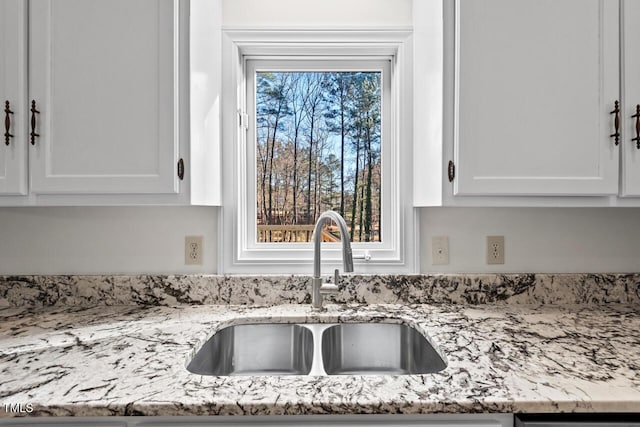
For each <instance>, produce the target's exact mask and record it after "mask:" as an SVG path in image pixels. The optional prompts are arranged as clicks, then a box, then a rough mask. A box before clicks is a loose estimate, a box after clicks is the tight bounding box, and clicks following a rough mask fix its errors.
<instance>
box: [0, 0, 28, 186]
mask: <svg viewBox="0 0 640 427" xmlns="http://www.w3.org/2000/svg"><path fill="white" fill-rule="evenodd" d="M26 10H27V2H26V1H24V0H2V1H0V111H1V115H2V121H1V124H2V126H1V130H2V132H1V135H0V195H5V194H6V195H19V194H26V193H27V146H26V145H25V144H24V141H25V139H26V126H27V113H26V110H27V108H26V97H27V85H26V83H27V82H26V80H27V46H26V44H27V20H26Z"/></svg>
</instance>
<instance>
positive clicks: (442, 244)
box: [431, 236, 449, 265]
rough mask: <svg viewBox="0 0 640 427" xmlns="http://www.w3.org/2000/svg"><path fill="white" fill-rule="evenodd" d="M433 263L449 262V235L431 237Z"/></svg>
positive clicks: (444, 263) (443, 263)
mask: <svg viewBox="0 0 640 427" xmlns="http://www.w3.org/2000/svg"><path fill="white" fill-rule="evenodd" d="M431 264H432V265H447V264H449V237H448V236H434V237H432V238H431Z"/></svg>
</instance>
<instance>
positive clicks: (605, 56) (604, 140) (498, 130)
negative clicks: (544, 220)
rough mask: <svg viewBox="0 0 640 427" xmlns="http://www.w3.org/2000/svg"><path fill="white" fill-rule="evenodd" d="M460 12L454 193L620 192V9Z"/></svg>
mask: <svg viewBox="0 0 640 427" xmlns="http://www.w3.org/2000/svg"><path fill="white" fill-rule="evenodd" d="M455 7H456V9H455V28H456V34H455V36H456V39H455V49H456V83H455V98H456V99H455V106H456V108H455V118H454V120H455V121H454V148H455V152H454V162H455V166H456V169H457V176H456V178H455V180H454V189H453V191H454V194H455V195H543V196H546V195H609V194H617V192H618V164H619V150H620V149H619V147H617V146H616V145H615V144H614V140H613V139H614V138H610V137H609V135H610V134H611V133H613V130H612V129H613V116H612V115H610V114H609V112H610V111H611V110H613V108H614V102H615V101H616V100H618V99H619V68H618V46H619V40H618V29H619V25H618V20H619V15H618V13H619V9H618V2H617V1H616V0H564V1H557V0H457V1H456V3H455ZM639 102H640V101H639Z"/></svg>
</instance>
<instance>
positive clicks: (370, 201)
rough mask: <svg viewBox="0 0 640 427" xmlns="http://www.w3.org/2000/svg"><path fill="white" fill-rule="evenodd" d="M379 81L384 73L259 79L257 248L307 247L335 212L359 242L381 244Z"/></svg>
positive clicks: (286, 74)
mask: <svg viewBox="0 0 640 427" xmlns="http://www.w3.org/2000/svg"><path fill="white" fill-rule="evenodd" d="M380 80H381V73H379V72H258V73H257V74H256V110H257V111H256V119H257V132H256V134H257V141H256V143H257V186H256V188H257V208H258V210H257V212H258V214H257V223H258V241H263V242H265V241H267V242H272V241H308V240H309V239H310V235H311V233H310V232H309V230H311V229H312V226H313V224H315V220H316V218H318V216H320V214H321V213H322V212H324V211H325V210H329V209H333V210H335V211H337V212H339V213H340V214H341V215H342V216H343V217H344V218H345V220H346V222H347V225H348V227H349V232H350V234H351V236H350V237H351V240H352V241H362V242H370V241H371V242H373V241H380V239H381V231H382V230H381V223H380V211H381V206H380V203H381V198H380V194H381V175H380V174H381V158H380V157H381V156H380V152H381V151H380V140H381V114H382V112H381V89H380V84H381V81H380ZM331 232H332V230H331V229H330V230H328V234H327V237H325V240H331ZM323 236H324V235H323Z"/></svg>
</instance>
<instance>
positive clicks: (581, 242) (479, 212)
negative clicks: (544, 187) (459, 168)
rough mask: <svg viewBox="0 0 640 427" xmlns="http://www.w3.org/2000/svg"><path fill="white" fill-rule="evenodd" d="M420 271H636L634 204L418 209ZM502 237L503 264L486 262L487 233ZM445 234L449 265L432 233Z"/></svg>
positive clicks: (639, 213) (638, 224)
mask: <svg viewBox="0 0 640 427" xmlns="http://www.w3.org/2000/svg"><path fill="white" fill-rule="evenodd" d="M419 212H420V217H421V224H420V227H421V233H420V234H421V235H420V240H421V243H422V254H421V265H422V272H425V273H426V272H523V273H525V272H539V273H541V272H548V273H575V272H594V273H597V272H638V271H640V209H637V208H426V209H421V210H420V211H419ZM490 235H503V236H505V237H504V239H505V264H504V265H500V266H496V265H492V266H489V265H487V264H486V236H490ZM432 236H449V261H450V263H449V265H445V266H440V265H432V261H431V237H432Z"/></svg>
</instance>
